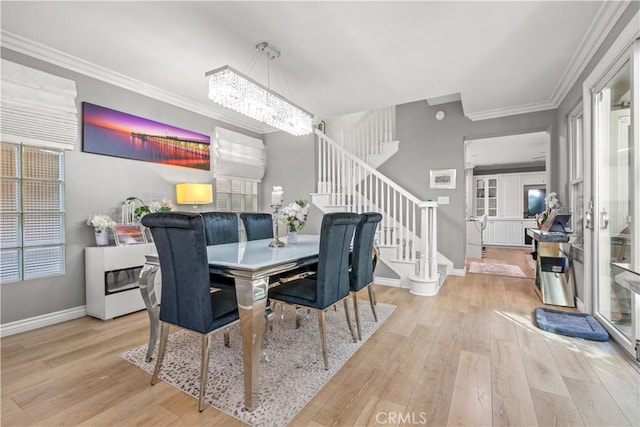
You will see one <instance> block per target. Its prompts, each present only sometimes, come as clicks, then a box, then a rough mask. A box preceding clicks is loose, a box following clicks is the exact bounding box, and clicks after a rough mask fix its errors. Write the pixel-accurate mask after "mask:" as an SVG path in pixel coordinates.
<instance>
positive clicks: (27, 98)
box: [0, 59, 78, 150]
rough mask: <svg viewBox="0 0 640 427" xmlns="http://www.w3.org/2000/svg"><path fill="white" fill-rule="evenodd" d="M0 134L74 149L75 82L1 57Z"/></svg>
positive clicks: (15, 140) (4, 138)
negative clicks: (0, 100)
mask: <svg viewBox="0 0 640 427" xmlns="http://www.w3.org/2000/svg"><path fill="white" fill-rule="evenodd" d="M1 83H2V97H1V99H2V102H1V103H0V137H1V138H2V141H4V142H13V143H16V144H25V145H32V146H38V147H48V148H58V149H63V150H73V147H74V145H75V142H76V140H77V139H78V117H77V109H76V83H75V82H74V81H73V80H68V79H65V78H62V77H58V76H54V75H52V74H49V73H45V72H43V71H39V70H35V69H33V68H29V67H25V66H24V65H20V64H16V63H14V62H11V61H7V60H5V59H3V60H2V80H1Z"/></svg>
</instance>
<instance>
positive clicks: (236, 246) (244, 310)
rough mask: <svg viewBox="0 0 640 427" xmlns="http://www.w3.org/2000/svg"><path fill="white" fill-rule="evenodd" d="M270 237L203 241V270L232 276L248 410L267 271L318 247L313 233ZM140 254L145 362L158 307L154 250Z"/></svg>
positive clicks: (310, 259)
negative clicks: (275, 242) (294, 239)
mask: <svg viewBox="0 0 640 427" xmlns="http://www.w3.org/2000/svg"><path fill="white" fill-rule="evenodd" d="M271 240H272V239H264V240H252V241H250V242H238V243H228V244H224V245H214V246H207V258H208V262H209V271H210V272H211V273H217V274H221V275H224V276H227V277H233V278H234V280H235V285H236V296H237V299H238V311H239V313H240V335H241V337H242V359H243V372H244V406H245V407H246V408H247V409H249V410H253V409H254V408H255V407H257V405H258V401H259V389H260V353H261V349H262V336H263V334H264V326H265V320H264V316H265V310H266V306H267V292H268V288H269V276H271V275H274V274H280V273H285V272H287V271H291V270H294V269H296V268H298V267H302V266H305V265H309V264H313V263H316V262H318V252H319V249H320V236H317V235H305V234H303V235H300V236H298V243H297V244H296V245H286V246H285V247H283V248H270V247H269V243H270V242H271ZM146 259H147V260H146V262H145V265H144V267H143V269H142V272H141V273H140V292H141V294H142V298H143V300H144V302H145V305H146V306H147V310H148V313H149V321H150V324H151V328H150V329H151V330H150V334H149V349H148V350H147V361H150V360H151V354H152V353H153V349H154V348H155V344H156V341H157V337H158V323H159V320H158V319H159V310H158V304H157V299H156V297H155V294H154V291H153V282H154V277H155V274H156V273H157V271H158V269H159V261H158V255H157V254H148V255H147V256H146Z"/></svg>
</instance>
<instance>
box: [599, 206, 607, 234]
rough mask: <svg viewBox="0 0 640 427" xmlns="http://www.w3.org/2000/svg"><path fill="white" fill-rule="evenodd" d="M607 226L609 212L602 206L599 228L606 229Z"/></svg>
mask: <svg viewBox="0 0 640 427" xmlns="http://www.w3.org/2000/svg"><path fill="white" fill-rule="evenodd" d="M608 226H609V214H608V213H607V211H606V210H605V209H604V208H603V209H602V211H601V212H600V228H601V229H602V230H606V229H607V227H608Z"/></svg>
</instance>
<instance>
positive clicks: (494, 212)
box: [487, 178, 498, 216]
mask: <svg viewBox="0 0 640 427" xmlns="http://www.w3.org/2000/svg"><path fill="white" fill-rule="evenodd" d="M487 190H488V192H487V208H488V211H487V215H489V216H498V179H497V178H489V179H488V180H487Z"/></svg>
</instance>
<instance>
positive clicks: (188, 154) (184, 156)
mask: <svg viewBox="0 0 640 427" xmlns="http://www.w3.org/2000/svg"><path fill="white" fill-rule="evenodd" d="M210 144H211V139H210V137H209V136H207V135H203V134H200V133H196V132H191V131H189V130H185V129H180V128H177V127H174V126H170V125H167V124H163V123H160V122H156V121H153V120H149V119H145V118H142V117H137V116H134V115H131V114H127V113H123V112H120V111H116V110H111V109H109V108H105V107H100V106H98V105H93V104H90V103H88V102H83V103H82V151H84V152H85V153H94V154H102V155H105V156H114V157H123V158H126V159H133V160H142V161H145V162H153V163H162V164H166V165H175V166H185V167H189V168H195V169H203V170H209V168H210V154H209V146H210Z"/></svg>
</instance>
